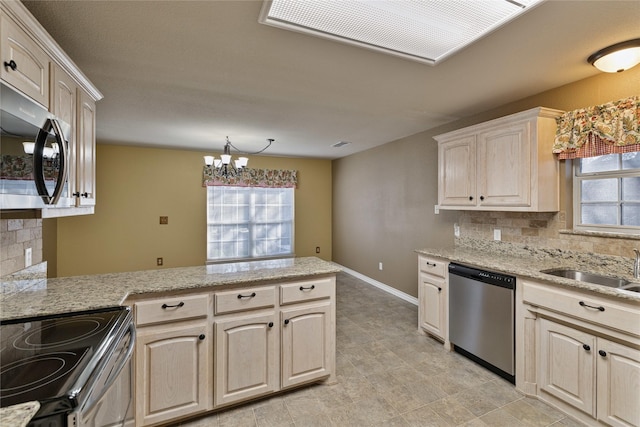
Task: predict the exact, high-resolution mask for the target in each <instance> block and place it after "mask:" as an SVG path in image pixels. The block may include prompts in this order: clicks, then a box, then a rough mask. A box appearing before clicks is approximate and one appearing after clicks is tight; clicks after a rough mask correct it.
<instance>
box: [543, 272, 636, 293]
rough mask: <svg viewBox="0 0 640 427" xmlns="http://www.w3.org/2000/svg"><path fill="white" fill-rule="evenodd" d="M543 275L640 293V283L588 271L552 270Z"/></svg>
mask: <svg viewBox="0 0 640 427" xmlns="http://www.w3.org/2000/svg"><path fill="white" fill-rule="evenodd" d="M541 273H546V274H551V275H554V276H558V277H565V278H567V279H573V280H578V281H580V282H588V283H594V284H596V285H602V286H608V287H610V288H620V289H625V290H627V291H633V292H640V283H632V282H629V281H628V280H625V279H619V278H617V277H608V276H601V275H599V274H593V273H588V272H586V271H579V270H572V269H568V268H552V269H550V270H542V271H541Z"/></svg>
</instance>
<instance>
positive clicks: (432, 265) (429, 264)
mask: <svg viewBox="0 0 640 427" xmlns="http://www.w3.org/2000/svg"><path fill="white" fill-rule="evenodd" d="M425 264H427V265H428V266H429V267H436V266H437V265H438V264H436V263H435V262H429V261H425Z"/></svg>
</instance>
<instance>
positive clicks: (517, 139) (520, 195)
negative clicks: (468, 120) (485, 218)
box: [435, 107, 562, 212]
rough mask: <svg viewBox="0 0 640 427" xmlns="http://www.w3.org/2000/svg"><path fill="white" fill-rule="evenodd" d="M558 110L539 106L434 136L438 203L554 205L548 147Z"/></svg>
mask: <svg viewBox="0 0 640 427" xmlns="http://www.w3.org/2000/svg"><path fill="white" fill-rule="evenodd" d="M561 113H562V112H561V111H558V110H551V109H548V108H542V107H539V108H534V109H531V110H527V111H524V112H521V113H517V114H513V115H510V116H507V117H503V118H500V119H496V120H492V121H489V122H485V123H481V124H478V125H474V126H470V127H467V128H463V129H459V130H456V131H453V132H449V133H446V134H442V135H438V136H436V137H435V139H436V140H437V141H438V204H439V205H440V207H441V208H442V209H457V210H500V211H541V212H544V211H557V210H558V208H559V199H558V197H559V166H558V162H557V160H556V159H555V158H554V156H553V154H552V153H551V147H552V145H553V140H554V135H555V129H556V122H555V118H556V117H557V116H559V115H560V114H561Z"/></svg>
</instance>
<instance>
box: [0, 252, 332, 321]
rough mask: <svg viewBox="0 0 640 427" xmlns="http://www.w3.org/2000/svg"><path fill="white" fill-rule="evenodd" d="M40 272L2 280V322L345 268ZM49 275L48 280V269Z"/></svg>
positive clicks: (280, 263) (283, 265) (289, 263)
mask: <svg viewBox="0 0 640 427" xmlns="http://www.w3.org/2000/svg"><path fill="white" fill-rule="evenodd" d="M41 269H42V268H41V267H40V270H41ZM40 270H38V269H37V268H36V271H35V272H33V273H32V274H27V272H20V273H21V274H19V275H13V276H10V277H3V278H2V283H1V289H2V292H0V320H8V319H20V318H26V317H33V316H43V315H55V314H61V313H67V312H74V311H83V310H94V309H100V308H108V307H116V306H120V305H122V304H123V302H124V301H125V300H126V299H127V298H135V297H137V296H141V295H145V296H151V295H153V294H155V293H158V294H162V293H166V292H178V291H203V292H206V291H210V290H213V289H219V288H222V287H224V288H227V287H228V288H233V287H246V286H251V285H253V284H260V283H264V282H265V281H276V280H285V281H286V280H295V279H300V278H304V277H309V276H318V275H326V274H335V273H338V272H339V271H340V268H339V267H338V266H337V265H336V264H333V263H331V262H328V261H324V260H321V259H320V258H316V257H305V258H287V259H277V260H268V261H249V262H237V263H227V264H213V265H205V266H198V267H181V268H166V269H159V270H146V271H136V272H129V273H109V274H97V275H89V276H74V277H61V278H56V279H46V278H42V272H41V271H40ZM44 271H45V274H46V266H45V268H44ZM45 277H46V276H45Z"/></svg>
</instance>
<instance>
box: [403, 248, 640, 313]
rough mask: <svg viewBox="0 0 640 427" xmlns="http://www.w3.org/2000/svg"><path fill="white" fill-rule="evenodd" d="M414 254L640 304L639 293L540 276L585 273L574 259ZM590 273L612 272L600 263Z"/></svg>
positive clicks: (466, 251)
mask: <svg viewBox="0 0 640 427" xmlns="http://www.w3.org/2000/svg"><path fill="white" fill-rule="evenodd" d="M415 252H416V253H418V254H420V255H427V256H432V257H438V258H443V259H447V260H449V261H452V262H459V263H463V264H470V265H473V266H476V267H480V268H486V269H488V270H491V271H495V272H498V273H506V274H510V275H514V276H517V277H522V278H528V279H534V280H538V281H543V282H545V283H550V284H553V285H556V286H559V287H566V288H574V289H579V290H583V291H588V292H592V293H597V294H600V295H606V296H610V297H616V298H620V299H623V300H627V301H630V302H635V303H640V293H638V292H633V291H625V290H622V289H617V288H611V287H607V286H601V285H596V284H592V283H587V282H581V281H577V280H572V279H566V278H562V277H558V276H553V275H550V274H545V273H542V272H541V271H542V270H548V269H552V268H571V269H582V270H584V269H585V267H584V266H582V265H580V264H579V262H578V261H576V260H573V259H571V257H569V258H568V259H565V258H562V259H557V258H553V257H547V256H526V257H525V256H520V255H509V254H508V253H492V252H487V251H479V250H476V249H472V248H465V247H452V248H422V249H416V250H415ZM589 270H590V272H592V273H595V274H602V275H612V274H611V272H610V271H607V270H606V268H603V267H602V266H601V265H599V264H597V263H594V265H592V266H590V268H589ZM613 275H614V276H616V277H622V278H625V279H627V280H629V281H631V282H634V281H638V279H633V278H632V277H629V276H627V275H622V276H620V275H619V274H613Z"/></svg>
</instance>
